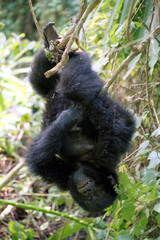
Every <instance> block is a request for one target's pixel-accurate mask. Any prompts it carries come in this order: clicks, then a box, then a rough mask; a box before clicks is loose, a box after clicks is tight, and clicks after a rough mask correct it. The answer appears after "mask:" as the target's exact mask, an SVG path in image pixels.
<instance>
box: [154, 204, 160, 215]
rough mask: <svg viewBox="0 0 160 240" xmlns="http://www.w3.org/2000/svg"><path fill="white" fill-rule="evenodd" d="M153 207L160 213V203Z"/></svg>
mask: <svg viewBox="0 0 160 240" xmlns="http://www.w3.org/2000/svg"><path fill="white" fill-rule="evenodd" d="M153 209H154V211H156V212H158V213H160V203H158V204H156V205H155V206H154V208H153Z"/></svg>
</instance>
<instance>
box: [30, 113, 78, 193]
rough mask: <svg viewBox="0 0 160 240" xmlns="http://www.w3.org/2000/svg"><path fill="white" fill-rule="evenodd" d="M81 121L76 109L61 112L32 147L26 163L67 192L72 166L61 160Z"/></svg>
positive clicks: (34, 171) (36, 172) (32, 169)
mask: <svg viewBox="0 0 160 240" xmlns="http://www.w3.org/2000/svg"><path fill="white" fill-rule="evenodd" d="M79 120H80V114H79V112H78V111H77V110H75V109H68V110H64V111H63V112H61V114H60V115H59V117H58V118H57V119H56V120H55V121H54V122H53V123H52V124H51V125H50V126H49V127H48V128H46V129H45V130H44V131H42V132H41V133H40V134H39V135H38V137H37V138H36V139H35V141H33V143H32V144H31V146H30V149H29V152H28V155H27V157H26V161H27V163H28V165H29V168H30V170H31V171H32V172H33V173H35V174H36V175H39V176H41V177H42V178H43V179H44V180H46V181H48V182H50V183H56V184H57V185H58V187H59V188H61V189H63V190H67V183H68V176H69V174H70V166H68V165H66V164H65V161H63V159H61V148H62V146H63V143H64V141H65V139H66V137H67V135H68V134H69V132H70V130H71V129H72V128H73V127H74V126H75V124H76V123H77V122H78V121H79Z"/></svg>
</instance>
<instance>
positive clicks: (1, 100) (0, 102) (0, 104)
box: [0, 94, 5, 112]
mask: <svg viewBox="0 0 160 240" xmlns="http://www.w3.org/2000/svg"><path fill="white" fill-rule="evenodd" d="M4 110H5V104H4V98H3V96H2V94H0V112H3V111H4Z"/></svg>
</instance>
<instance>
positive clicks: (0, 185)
mask: <svg viewBox="0 0 160 240" xmlns="http://www.w3.org/2000/svg"><path fill="white" fill-rule="evenodd" d="M24 164H25V163H24V161H23V160H22V161H21V162H19V163H18V164H17V165H16V166H15V167H14V168H13V169H12V170H11V171H10V172H9V173H8V174H7V175H6V176H5V177H4V178H3V179H2V180H1V182H0V189H2V188H3V187H5V186H6V185H7V184H8V183H9V182H10V181H11V180H12V179H13V178H14V176H15V175H16V174H17V172H19V170H20V169H21V168H22V167H23V166H24Z"/></svg>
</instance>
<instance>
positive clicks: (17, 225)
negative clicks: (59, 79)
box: [0, 0, 160, 240]
mask: <svg viewBox="0 0 160 240" xmlns="http://www.w3.org/2000/svg"><path fill="white" fill-rule="evenodd" d="M32 3H33V5H34V8H35V13H36V16H37V18H38V20H39V23H40V26H43V25H44V24H45V23H47V22H48V21H55V22H56V29H57V30H58V31H60V30H61V34H62V35H64V33H66V32H67V31H68V27H69V22H70V18H71V16H76V15H77V14H78V5H79V2H78V1H76V0H74V1H69V0H68V1H60V0H52V1H49V0H47V1H43V2H42V1H40V2H38V1H32ZM132 3H134V6H132ZM17 6H18V7H17ZM28 14H30V10H29V7H28V2H27V1H24V0H19V1H16V2H13V1H3V2H2V11H1V16H2V18H1V23H0V26H1V28H0V29H1V32H0V56H1V58H0V188H1V193H0V226H1V228H0V239H2V240H3V239H5V240H6V239H13V240H18V239H27V240H30V239H49V240H51V239H52V240H60V239H68V240H69V239H87V240H90V239H92V240H93V239H96V240H97V239H100V240H102V239H105V240H160V172H159V170H160V167H159V166H160V101H159V99H160V31H159V32H158V30H157V31H156V32H155V29H157V28H158V26H159V27H160V6H159V4H158V1H157V0H153V1H151V0H145V1H144V0H140V1H138V0H137V1H134V0H133V1H130V0H118V1H117V0H114V1H113V0H108V1H106V0H104V1H101V3H100V4H98V5H97V8H95V9H94V10H93V11H92V13H91V14H90V15H89V16H88V18H87V20H86V21H85V24H84V26H83V29H82V31H81V32H80V35H79V42H80V45H81V46H82V47H83V48H84V49H85V50H86V51H87V52H88V53H89V55H90V56H91V57H92V60H93V64H94V68H95V69H96V70H97V71H98V72H99V74H100V76H101V77H102V78H103V79H104V80H105V81H106V83H107V82H108V80H113V78H112V77H113V76H114V74H115V73H116V70H117V69H118V68H120V66H123V64H124V66H123V69H121V68H120V71H119V72H118V74H117V75H116V77H115V79H114V80H113V82H112V84H111V86H107V88H108V92H109V95H110V96H112V97H113V98H114V99H116V100H117V101H118V102H121V103H122V104H123V105H124V106H127V108H130V109H131V111H133V112H134V113H135V115H136V120H137V129H136V133H135V135H134V139H133V144H132V146H131V148H130V149H129V152H128V154H127V155H126V156H124V157H123V159H122V161H121V163H120V166H119V169H118V172H119V182H120V186H119V187H117V192H118V193H119V197H118V199H117V200H116V201H115V202H114V204H113V206H111V207H109V208H108V209H106V210H105V212H104V213H103V214H88V213H87V212H85V211H83V210H82V209H81V208H80V207H79V206H78V205H76V204H75V203H74V202H73V201H72V199H71V197H70V196H69V194H68V193H59V191H58V190H57V189H56V188H55V186H50V185H47V184H44V183H43V182H42V181H40V179H37V178H35V177H33V176H31V174H30V173H29V172H28V170H27V167H26V166H25V165H24V163H23V159H24V156H25V153H26V151H27V147H28V145H29V144H30V143H31V139H32V138H34V137H35V136H36V134H37V133H38V132H39V129H40V123H41V114H42V112H43V107H44V102H43V100H42V99H41V98H40V97H39V96H38V95H36V94H35V93H34V92H33V91H32V89H31V87H30V85H29V83H28V81H27V78H26V76H27V72H28V70H29V64H30V63H31V61H32V57H33V55H34V54H35V52H36V50H37V49H38V48H39V47H40V46H41V44H40V43H38V42H35V41H33V40H34V39H35V38H36V39H38V37H37V36H38V35H37V31H36V29H35V28H33V26H32V24H31V19H32V17H31V15H30V17H29V19H28V18H27V16H28ZM66 16H67V17H66ZM25 18H26V23H25ZM13 19H16V20H15V21H14V20H13ZM25 24H26V26H28V27H30V29H29V28H28V29H29V30H28V31H27V30H26V28H27V27H26V28H25V27H24V26H25ZM2 31H3V32H2ZM23 31H24V32H25V33H26V36H25V35H24V33H23ZM152 33H155V35H154V37H152ZM27 38H28V39H29V40H28V39H27ZM142 42H143V48H140V47H142V45H138V44H141V43H142ZM137 46H138V47H139V49H137V48H136V47H137ZM74 47H76V44H75V45H74ZM135 50H136V51H137V50H140V51H139V52H137V53H136V55H134V56H133V58H132V59H129V60H128V56H130V55H131V54H132V53H133V52H134V51H135ZM126 58H127V62H125V60H126ZM19 164H20V165H19ZM16 165H17V169H15V166H16ZM11 170H12V172H11ZM9 201H10V202H9ZM9 203H10V205H9ZM6 226H7V227H6Z"/></svg>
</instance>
